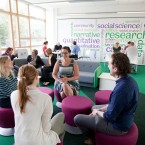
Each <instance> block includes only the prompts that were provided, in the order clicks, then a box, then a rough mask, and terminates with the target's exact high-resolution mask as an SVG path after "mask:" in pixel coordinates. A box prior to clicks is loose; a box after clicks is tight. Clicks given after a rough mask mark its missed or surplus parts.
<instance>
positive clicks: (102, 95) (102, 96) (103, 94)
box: [94, 90, 112, 105]
mask: <svg viewBox="0 0 145 145" xmlns="http://www.w3.org/2000/svg"><path fill="white" fill-rule="evenodd" d="M111 93H112V91H111V90H102V91H98V92H96V93H95V97H94V98H95V103H96V104H97V105H102V104H108V102H109V98H110V94H111Z"/></svg>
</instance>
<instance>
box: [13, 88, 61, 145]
mask: <svg viewBox="0 0 145 145" xmlns="http://www.w3.org/2000/svg"><path fill="white" fill-rule="evenodd" d="M28 95H29V96H30V99H31V101H28V102H27V104H26V107H25V113H20V107H19V104H18V102H17V100H18V90H16V91H14V92H12V94H11V104H12V108H13V111H14V116H15V134H14V136H15V144H16V145H56V144H57V143H58V142H60V140H59V137H58V135H57V133H56V132H54V131H52V130H51V123H50V120H51V116H52V113H53V106H52V100H51V97H50V96H49V95H47V94H45V93H43V92H41V91H39V90H38V89H34V90H29V91H28Z"/></svg>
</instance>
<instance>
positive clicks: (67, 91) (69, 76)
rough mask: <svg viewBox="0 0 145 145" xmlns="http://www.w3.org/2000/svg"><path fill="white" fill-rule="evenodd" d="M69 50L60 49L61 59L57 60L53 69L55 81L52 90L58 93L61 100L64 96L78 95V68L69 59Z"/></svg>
mask: <svg viewBox="0 0 145 145" xmlns="http://www.w3.org/2000/svg"><path fill="white" fill-rule="evenodd" d="M70 52H71V51H70V48H69V47H67V46H64V47H63V48H62V49H61V55H62V59H61V60H58V61H57V62H56V64H55V66H54V69H53V74H52V75H53V78H54V79H55V84H54V88H55V89H56V90H58V91H59V93H60V95H61V97H62V99H63V98H64V97H66V96H72V95H78V94H79V89H80V86H79V82H78V78H79V68H78V65H77V62H75V61H74V60H73V59H71V58H70V57H69V56H70Z"/></svg>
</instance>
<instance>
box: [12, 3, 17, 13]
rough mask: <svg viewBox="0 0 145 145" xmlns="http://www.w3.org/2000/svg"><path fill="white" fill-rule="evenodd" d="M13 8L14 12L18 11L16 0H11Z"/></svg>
mask: <svg viewBox="0 0 145 145" xmlns="http://www.w3.org/2000/svg"><path fill="white" fill-rule="evenodd" d="M11 9H12V12H13V13H17V8H16V0H11Z"/></svg>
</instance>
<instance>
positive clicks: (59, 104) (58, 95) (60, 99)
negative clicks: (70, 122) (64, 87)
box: [54, 89, 62, 108]
mask: <svg viewBox="0 0 145 145" xmlns="http://www.w3.org/2000/svg"><path fill="white" fill-rule="evenodd" d="M54 95H55V96H56V100H57V102H56V106H57V107H59V108H62V98H61V96H60V93H59V92H58V91H57V90H56V89H54Z"/></svg>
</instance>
